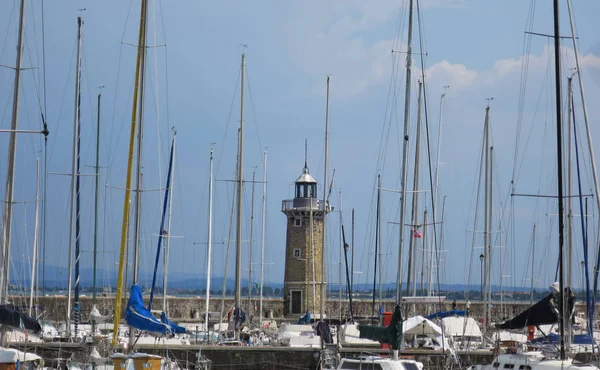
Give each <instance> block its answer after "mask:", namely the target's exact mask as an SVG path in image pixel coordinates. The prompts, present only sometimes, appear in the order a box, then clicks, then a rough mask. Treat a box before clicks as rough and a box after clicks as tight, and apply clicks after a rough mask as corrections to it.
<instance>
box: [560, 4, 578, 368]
mask: <svg viewBox="0 0 600 370" xmlns="http://www.w3.org/2000/svg"><path fill="white" fill-rule="evenodd" d="M553 3H554V67H555V71H554V72H555V86H556V156H557V162H558V163H557V167H558V168H557V181H558V270H559V275H558V277H559V286H560V292H559V317H560V320H559V322H558V324H559V325H558V328H559V335H560V359H561V360H564V359H565V311H566V307H565V306H566V304H565V288H566V287H565V281H564V278H565V277H564V271H563V253H564V251H563V249H564V234H563V233H564V219H563V217H564V215H563V213H564V210H563V168H562V100H561V91H562V88H561V84H562V81H561V71H560V24H559V19H560V18H559V8H558V6H559V5H558V4H559V3H558V0H554V1H553ZM579 82H580V83H581V80H580V81H579Z"/></svg>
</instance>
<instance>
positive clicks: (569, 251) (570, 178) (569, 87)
mask: <svg viewBox="0 0 600 370" xmlns="http://www.w3.org/2000/svg"><path fill="white" fill-rule="evenodd" d="M572 83H573V77H569V78H568V79H567V94H568V98H567V125H566V127H563V128H564V130H565V131H566V134H567V138H566V141H567V153H566V154H567V155H566V161H567V199H566V201H567V219H566V221H567V225H566V226H567V227H566V234H567V235H566V239H567V240H566V241H567V274H566V275H567V276H566V277H567V286H568V287H571V286H573V285H572V278H573V273H572V268H573V198H572V197H571V196H572V195H573V166H572V164H571V141H572V139H571V132H572V131H571V113H572V108H573V84H572ZM582 217H583V216H582ZM567 324H568V323H567Z"/></svg>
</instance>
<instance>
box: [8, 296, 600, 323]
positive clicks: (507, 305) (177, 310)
mask: <svg viewBox="0 0 600 370" xmlns="http://www.w3.org/2000/svg"><path fill="white" fill-rule="evenodd" d="M28 301H29V299H28V298H25V297H22V296H14V297H11V302H12V303H13V304H15V305H17V306H21V307H25V306H27V305H28ZM114 302H115V298H114V297H111V296H109V297H105V296H103V297H98V298H97V301H96V306H97V307H98V310H99V311H100V313H101V314H102V315H107V314H112V313H113V312H114V305H115V303H114ZM126 302H127V301H126V299H123V300H122V301H121V312H122V313H123V314H124V313H125V305H126ZM146 302H147V298H146ZM167 302H168V303H167V305H168V314H169V317H171V318H172V319H175V320H186V321H201V320H202V319H203V316H204V312H205V311H206V306H205V304H206V300H205V298H204V297H169V298H168V300H167ZM372 303H373V302H372V301H371V300H353V302H352V306H353V314H354V316H355V317H370V316H371V315H372V312H373V309H372ZM221 304H222V303H221V299H220V298H218V297H215V298H212V299H211V300H210V307H209V311H210V312H212V313H213V315H212V318H211V321H214V320H217V319H218V317H219V316H220V314H219V313H220V311H221ZM37 305H38V306H39V307H41V308H42V309H43V312H44V313H43V315H42V316H41V317H42V319H44V320H50V321H64V319H65V317H66V310H67V308H66V307H67V298H66V297H65V296H44V297H39V298H38V301H37ZM394 305H395V303H394V302H393V301H392V300H385V301H384V311H393V309H394ZM80 306H81V317H82V320H83V321H87V317H88V313H89V312H90V310H91V309H92V297H89V296H83V297H81V298H80ZM248 306H249V305H248V300H247V299H244V300H243V302H242V308H243V309H244V310H245V311H246V313H247V315H248V316H249V317H250V316H254V317H258V315H257V312H258V306H259V302H258V299H257V300H252V304H251V305H250V306H251V308H250V309H249V307H248ZM412 306H413V305H412V304H407V305H405V308H404V309H405V311H407V310H408V312H409V313H412V312H413V311H412ZM414 306H415V310H414V312H415V313H416V314H420V315H424V314H428V313H431V312H434V311H440V310H450V309H451V308H452V307H451V306H452V303H451V302H448V301H446V302H443V303H441V304H439V303H436V304H415V305H414ZM224 307H225V309H224V312H225V315H227V311H228V310H229V309H231V307H233V298H226V299H225V302H224ZM464 308H465V303H464V302H457V309H459V310H462V309H464ZM482 308H483V304H482V303H481V302H472V303H471V309H470V314H471V316H475V317H482V316H483V311H482ZM527 308H529V302H504V303H502V304H500V302H493V305H492V317H493V318H494V320H501V319H503V318H510V317H512V316H514V315H516V314H518V313H520V312H522V311H524V310H525V309H527ZM598 308H600V304H599V305H598ZM153 309H154V310H159V311H162V310H163V307H162V297H160V296H158V297H156V298H155V301H154V303H153ZM576 310H577V311H579V312H584V311H585V305H584V304H583V303H580V302H578V303H576ZM598 311H599V310H598V309H596V312H598ZM263 312H264V313H265V317H267V318H269V317H271V316H272V317H273V318H275V319H283V318H284V315H283V313H284V301H283V298H268V299H263ZM341 312H342V316H343V317H345V316H346V315H347V313H348V312H349V304H348V302H347V301H342V304H341ZM377 312H378V311H377V308H376V309H375V314H376V315H377ZM326 314H327V315H328V317H330V318H333V319H336V318H339V317H340V302H339V301H338V300H331V299H330V300H328V301H327V302H326ZM297 316H298V315H295V317H293V318H289V319H294V318H296V317H297Z"/></svg>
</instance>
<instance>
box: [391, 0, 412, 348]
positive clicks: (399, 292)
mask: <svg viewBox="0 0 600 370" xmlns="http://www.w3.org/2000/svg"><path fill="white" fill-rule="evenodd" d="M412 26H413V0H410V1H409V2H408V40H407V49H406V92H405V93H404V135H403V137H404V141H403V142H402V177H401V182H400V187H401V194H400V230H399V237H398V274H397V275H396V303H397V304H400V303H401V302H402V278H403V271H402V270H403V263H402V257H403V252H404V251H403V250H404V218H405V215H406V181H407V174H408V131H409V126H410V88H411V77H412ZM394 355H397V353H395V354H394Z"/></svg>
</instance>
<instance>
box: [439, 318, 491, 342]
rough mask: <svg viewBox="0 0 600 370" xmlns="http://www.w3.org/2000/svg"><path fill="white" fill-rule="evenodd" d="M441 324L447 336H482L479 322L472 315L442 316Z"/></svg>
mask: <svg viewBox="0 0 600 370" xmlns="http://www.w3.org/2000/svg"><path fill="white" fill-rule="evenodd" d="M442 326H443V327H444V330H445V331H446V334H447V335H449V336H453V337H454V336H461V337H462V336H463V335H464V336H466V337H479V338H481V337H482V334H481V329H480V328H479V324H477V321H475V319H474V318H472V317H466V316H465V317H456V316H450V317H444V318H443V319H442Z"/></svg>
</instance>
